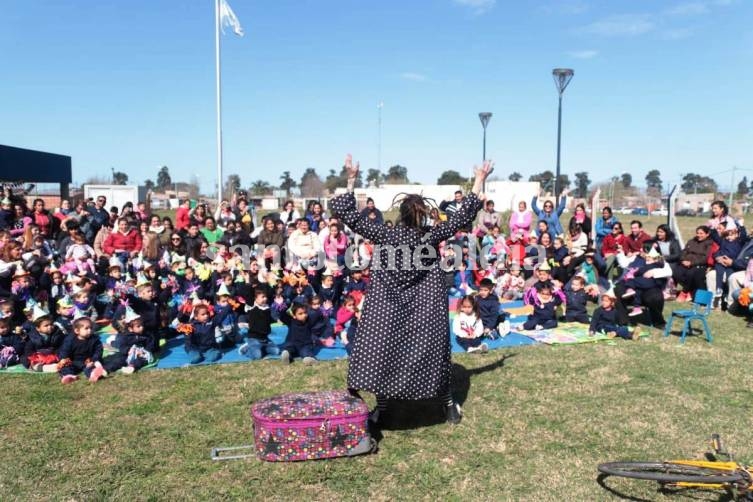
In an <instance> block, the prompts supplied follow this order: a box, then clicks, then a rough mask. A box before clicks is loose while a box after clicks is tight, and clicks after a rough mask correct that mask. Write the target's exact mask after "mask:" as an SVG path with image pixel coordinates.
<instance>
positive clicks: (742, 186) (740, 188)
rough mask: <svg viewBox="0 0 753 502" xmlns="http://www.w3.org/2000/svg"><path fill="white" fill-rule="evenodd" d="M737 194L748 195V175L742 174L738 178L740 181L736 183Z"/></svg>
mask: <svg viewBox="0 0 753 502" xmlns="http://www.w3.org/2000/svg"><path fill="white" fill-rule="evenodd" d="M737 195H739V196H740V197H745V196H747V195H748V177H747V176H743V179H741V180H740V183H738V184H737Z"/></svg>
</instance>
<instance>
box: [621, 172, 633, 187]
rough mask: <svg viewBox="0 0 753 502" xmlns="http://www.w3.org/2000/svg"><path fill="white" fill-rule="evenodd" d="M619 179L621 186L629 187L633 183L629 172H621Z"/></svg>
mask: <svg viewBox="0 0 753 502" xmlns="http://www.w3.org/2000/svg"><path fill="white" fill-rule="evenodd" d="M621 181H622V187H623V188H630V186H631V185H632V184H633V175H631V174H630V173H622V177H621Z"/></svg>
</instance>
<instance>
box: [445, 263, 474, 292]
mask: <svg viewBox="0 0 753 502" xmlns="http://www.w3.org/2000/svg"><path fill="white" fill-rule="evenodd" d="M473 281H474V279H473V274H472V273H471V271H470V270H468V264H467V263H466V262H465V260H461V261H460V263H458V269H457V270H456V271H455V277H454V286H453V287H452V288H451V289H450V296H452V297H453V298H463V297H464V296H466V295H470V294H471V293H473V292H474V290H473V287H472V285H473Z"/></svg>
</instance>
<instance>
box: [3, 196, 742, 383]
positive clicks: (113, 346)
mask: <svg viewBox="0 0 753 502" xmlns="http://www.w3.org/2000/svg"><path fill="white" fill-rule="evenodd" d="M15 200H16V202H14V203H15V204H16V205H20V206H21V207H23V202H22V201H21V200H20V199H18V198H16V199H15ZM3 202H4V204H3V205H2V207H3V208H4V209H3V210H5V208H7V207H8V200H5V201H3ZM103 203H104V201H102V200H97V201H96V202H94V203H93V204H90V205H89V206H88V207H85V208H84V209H83V211H80V212H79V214H80V215H81V216H79V217H77V218H74V217H69V216H67V215H58V214H57V213H56V215H55V216H56V217H57V218H58V220H60V221H59V222H58V223H57V224H56V225H54V226H53V227H52V228H51V229H49V233H48V234H46V235H45V234H42V233H41V230H40V227H39V226H37V225H35V224H34V222H33V221H32V220H31V219H29V218H26V217H25V218H15V219H14V218H10V219H7V218H6V219H5V220H3V218H2V216H3V215H2V214H0V223H2V221H6V226H5V227H2V225H0V366H2V367H8V366H11V365H23V366H24V367H26V368H28V369H29V370H32V371H44V372H57V373H58V374H59V375H60V378H61V381H62V382H63V383H70V382H72V381H74V380H76V379H77V378H78V377H79V375H81V374H83V375H84V376H85V377H86V378H88V379H89V380H91V381H97V380H99V379H100V378H102V377H103V376H106V375H108V374H109V373H113V372H115V371H120V372H122V373H126V374H128V373H133V372H135V371H138V370H139V369H141V368H143V367H144V366H147V365H149V364H152V363H153V362H154V361H155V360H156V359H157V358H158V357H159V352H160V347H161V346H162V345H163V344H164V341H165V340H166V339H168V338H171V337H175V336H178V335H180V334H183V335H184V336H185V351H186V354H187V356H188V360H189V362H190V363H191V364H197V363H201V362H205V361H206V362H213V361H217V360H218V359H220V358H221V357H222V355H223V353H224V352H225V351H227V350H231V349H234V350H238V352H239V353H240V354H242V355H243V356H245V357H248V358H249V359H260V358H263V357H266V356H279V357H280V359H281V360H282V361H283V362H285V363H288V362H291V361H292V360H294V359H295V358H300V359H301V360H302V361H303V363H305V364H314V363H315V362H316V361H317V359H316V354H317V352H318V349H319V347H331V346H332V345H334V344H335V343H336V340H340V342H341V343H342V344H343V345H344V346H345V347H346V349H347V350H348V351H350V349H351V347H352V343H353V340H354V338H355V337H356V336H357V329H356V328H357V325H358V322H359V318H360V311H361V307H362V304H363V301H364V299H365V296H366V294H367V292H368V276H369V269H368V266H367V265H366V264H367V262H368V259H369V258H370V256H371V253H372V252H373V245H372V244H371V242H369V241H368V240H367V239H363V238H361V237H359V236H357V235H353V234H352V233H350V231H349V229H347V228H345V227H344V226H343V225H342V224H341V223H340V222H339V221H338V220H337V218H335V217H334V216H332V215H330V216H328V215H326V213H324V212H323V211H322V208H321V206H318V207H312V208H310V211H308V212H307V213H306V214H305V215H304V216H303V217H300V215H298V214H297V213H296V212H295V210H294V208H293V206H292V203H287V204H285V208H286V210H285V211H283V212H282V213H280V214H275V215H273V216H272V217H268V218H265V219H264V220H263V221H262V222H261V227H260V228H255V219H256V215H255V213H253V211H250V210H249V209H247V207H248V206H247V205H246V204H245V201H244V200H243V199H240V200H234V201H233V203H232V204H224V205H223V206H222V208H221V210H220V211H218V214H217V215H216V218H217V219H215V217H212V216H211V215H209V214H207V213H206V210H205V209H202V208H201V206H199V207H197V208H195V209H189V208H188V205H187V204H182V205H181V208H180V209H179V210H178V214H176V225H175V226H174V225H173V222H172V220H171V219H170V218H164V219H162V220H160V218H159V217H158V216H156V215H151V216H150V215H148V214H147V212H146V210H145V208H144V207H143V206H142V205H141V204H139V207H138V209H137V210H134V209H133V208H132V207H130V208H124V210H123V212H122V213H121V214H118V212H117V211H115V212H110V213H109V214H108V213H107V211H106V209H104V208H103V207H102V205H103ZM489 207H491V209H489ZM525 210H526V208H525V204H524V203H523V204H522V205H521V209H520V210H519V214H518V213H516V215H513V216H514V218H512V219H511V221H512V220H513V219H514V220H515V222H516V224H515V225H514V226H511V228H512V231H511V234H510V235H507V236H506V235H505V234H504V233H503V232H502V231H501V228H500V225H499V223H500V222H499V218H492V217H491V216H493V215H495V214H496V213H494V212H493V205H492V206H488V205H487V210H486V211H485V212H483V214H482V218H483V220H484V221H482V222H481V224H479V225H478V227H477V228H475V229H470V228H469V229H467V230H466V231H461V232H458V233H457V234H456V235H455V236H454V237H453V238H451V239H449V240H448V241H447V242H446V243H444V244H443V245H442V246H441V248H440V249H441V252H442V258H443V259H450V260H451V259H453V258H455V257H459V258H460V259H459V260H458V261H457V267H456V268H455V269H453V270H449V271H448V272H447V276H446V279H447V280H446V283H447V290H448V296H449V297H450V298H453V297H454V298H457V299H458V312H457V315H456V317H455V318H454V319H453V321H452V333H453V334H454V335H455V337H456V339H457V342H458V343H459V344H460V345H461V346H462V347H463V348H464V349H466V350H467V351H468V352H484V351H486V350H487V349H488V345H487V343H486V342H485V340H493V339H495V338H497V337H502V336H505V335H506V334H507V333H508V332H509V331H510V329H511V326H510V321H509V319H508V318H507V316H505V315H504V314H501V313H500V303H501V301H514V300H521V299H522V300H523V301H524V302H525V304H527V305H529V306H530V308H531V310H532V313H531V314H530V316H529V317H528V319H527V320H526V322H525V323H523V324H522V325H520V326H517V327H516V328H517V329H523V330H536V329H549V328H553V327H556V326H557V323H558V322H561V321H566V322H579V323H584V324H588V325H589V326H590V329H589V330H590V332H603V333H605V334H608V335H609V336H620V337H623V338H635V336H637V335H636V331H635V330H631V329H629V328H628V327H627V326H625V325H624V323H623V324H620V323H619V322H618V321H619V316H617V313H616V310H615V302H616V301H617V300H618V299H617V298H616V297H615V293H614V286H615V285H620V287H621V289H620V291H621V295H620V300H626V299H629V298H631V297H632V298H634V299H635V300H636V301H634V302H633V303H634V304H635V305H637V306H636V307H635V308H633V310H632V311H630V315H631V316H635V315H639V314H640V313H641V307H640V304H641V301H640V299H641V295H642V294H643V293H644V291H646V290H647V289H653V288H657V287H662V285H663V284H664V283H665V282H666V278H665V277H664V276H661V275H660V274H656V273H655V271H656V270H657V269H661V268H663V267H664V266H665V264H664V260H663V256H662V254H660V253H659V252H657V250H656V249H658V248H659V247H658V246H656V247H655V248H651V249H641V248H640V246H638V247H637V248H636V249H638V250H639V251H638V252H634V253H631V254H630V258H631V261H630V262H626V263H622V262H619V263H618V260H616V259H612V258H611V256H612V255H611V254H610V253H606V254H604V253H603V252H601V251H602V250H599V251H597V252H599V253H600V254H599V255H598V256H595V252H594V249H593V248H592V247H591V245H590V241H589V240H588V238H587V236H586V235H585V233H584V231H583V228H585V227H586V226H590V220H583V219H581V220H579V221H577V222H576V223H575V224H572V222H571V225H570V226H569V228H568V235H567V236H563V235H562V234H561V233H558V232H556V231H555V230H556V227H557V222H558V221H559V220H558V218H555V216H554V215H555V214H556V213H557V211H559V206H558V209H557V210H555V209H554V205H553V204H551V203H546V204H545V206H544V209H543V210H542V211H541V215H539V216H540V219H539V224H537V226H536V227H535V228H534V229H533V230H531V224H530V218H528V219H526V218H522V217H521V216H520V215H521V214H523V215H524V212H525ZM364 211H365V212H366V216H367V217H368V218H371V219H376V218H379V219H381V218H382V215H381V213H378V214H377V210H376V209H375V208H369V207H367V208H366V209H365V210H364ZM547 211H548V212H547ZM581 213H582V212H581ZM579 214H580V213H579ZM581 216H582V215H581ZM605 217H606V216H605ZM58 220H55V221H58ZM441 220H442V218H441V215H435V217H434V219H432V220H431V221H430V222H429V224H435V225H436V224H441ZM525 221H528V224H527V225H523V226H521V225H522V223H521V222H525ZM605 221H607V220H606V219H605ZM609 221H611V220H609ZM598 223H601V222H597V230H598V229H599V228H601V227H603V226H606V227H609V228H607V232H606V235H603V236H602V235H601V234H599V235H600V236H601V239H597V243H598V244H602V246H603V249H605V250H609V249H611V247H614V248H615V252H619V253H620V256H621V258H620V259H624V254H622V253H623V252H622V247H623V245H625V246H627V245H628V243H627V239H625V238H623V237H624V236H621V235H619V234H618V233H616V235H617V237H620V238H621V239H622V240H619V239H617V238H616V237H614V236H613V235H612V234H609V233H608V231H609V230H610V228H611V226H612V225H611V224H610V225H607V224H604V225H601V227H600V225H599V224H598ZM613 224H614V225H615V226H616V225H619V223H618V222H616V221H615V222H613ZM712 237H713V239H714V241H715V242H716V244H717V250H716V251H715V255H714V258H717V257H719V258H721V257H734V256H736V255H737V254H738V253H739V252H740V247H741V243H743V242H745V239H746V236H745V233H744V228H741V229H740V230H737V229H731V230H727V231H720V232H717V231H716V229H714V232H713V233H712ZM613 241H614V242H613ZM236 244H247V245H254V244H256V245H262V246H267V245H274V246H279V245H281V244H283V245H287V251H288V253H287V254H286V253H283V252H281V251H280V250H279V249H275V248H263V249H261V250H258V248H257V251H256V252H254V253H252V254H251V256H250V259H249V257H248V256H242V255H241V254H240V253H237V252H234V251H232V250H231V248H232V246H235V245H236ZM347 245H353V246H352V247H353V248H354V249H355V252H354V253H353V255H354V259H355V261H356V263H362V264H363V266H355V267H352V268H351V269H348V268H343V267H342V265H343V264H344V255H345V252H346V250H347V247H348V246H347ZM477 245H478V246H479V248H480V249H483V250H484V251H483V253H482V256H481V258H483V260H485V266H481V267H479V266H476V265H478V262H476V263H474V261H473V260H472V259H471V256H470V254H471V251H472V250H473V249H475V248H476V246H477ZM610 246H611V247H610ZM318 251H321V253H318ZM318 260H324V261H325V263H324V264H322V263H318ZM605 264H606V265H608V267H611V268H608V267H606V266H605ZM322 265H326V266H322ZM618 265H619V266H618ZM715 267H716V272H717V276H716V277H717V282H718V288H719V291H721V288H722V287H723V284H724V281H725V279H726V278H727V277H728V276H729V274H730V273H731V271H732V270H731V269H730V268H729V267H728V266H727V267H725V265H724V261H723V260H721V259H719V260H717V262H716V264H715ZM605 270H607V271H608V272H605ZM613 270H618V271H619V272H617V273H613ZM600 272H601V274H600ZM623 291H624V292H623ZM589 302H592V303H594V304H595V303H598V304H599V306H598V307H597V308H596V310H595V311H594V313H593V315H592V316H590V317H589V315H588V309H587V306H588V303H589ZM622 320H623V321H624V318H623V319H622ZM278 321H279V322H282V323H284V324H285V325H286V327H287V337H286V339H285V342H284V343H283V344H282V345H281V346H278V345H277V344H275V343H274V342H272V341H271V340H270V334H271V331H272V330H271V325H272V324H273V323H275V322H278ZM106 326H112V327H113V328H114V329H115V330H116V332H117V334H116V335H114V336H111V337H110V338H109V339H108V340H107V343H106V344H105V345H104V347H103V345H102V343H100V337H99V336H98V335H97V333H98V332H99V330H100V329H101V328H103V327H106Z"/></svg>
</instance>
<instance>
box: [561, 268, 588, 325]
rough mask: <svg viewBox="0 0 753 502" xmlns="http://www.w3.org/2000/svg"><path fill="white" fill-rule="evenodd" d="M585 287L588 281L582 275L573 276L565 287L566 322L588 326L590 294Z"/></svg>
mask: <svg viewBox="0 0 753 502" xmlns="http://www.w3.org/2000/svg"><path fill="white" fill-rule="evenodd" d="M585 286H586V280H585V279H584V278H583V276H580V275H575V276H573V278H572V279H570V282H569V283H568V284H567V286H565V298H566V300H565V322H580V323H583V324H588V322H589V319H588V312H587V310H586V308H587V304H588V293H587V292H586V290H585Z"/></svg>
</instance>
